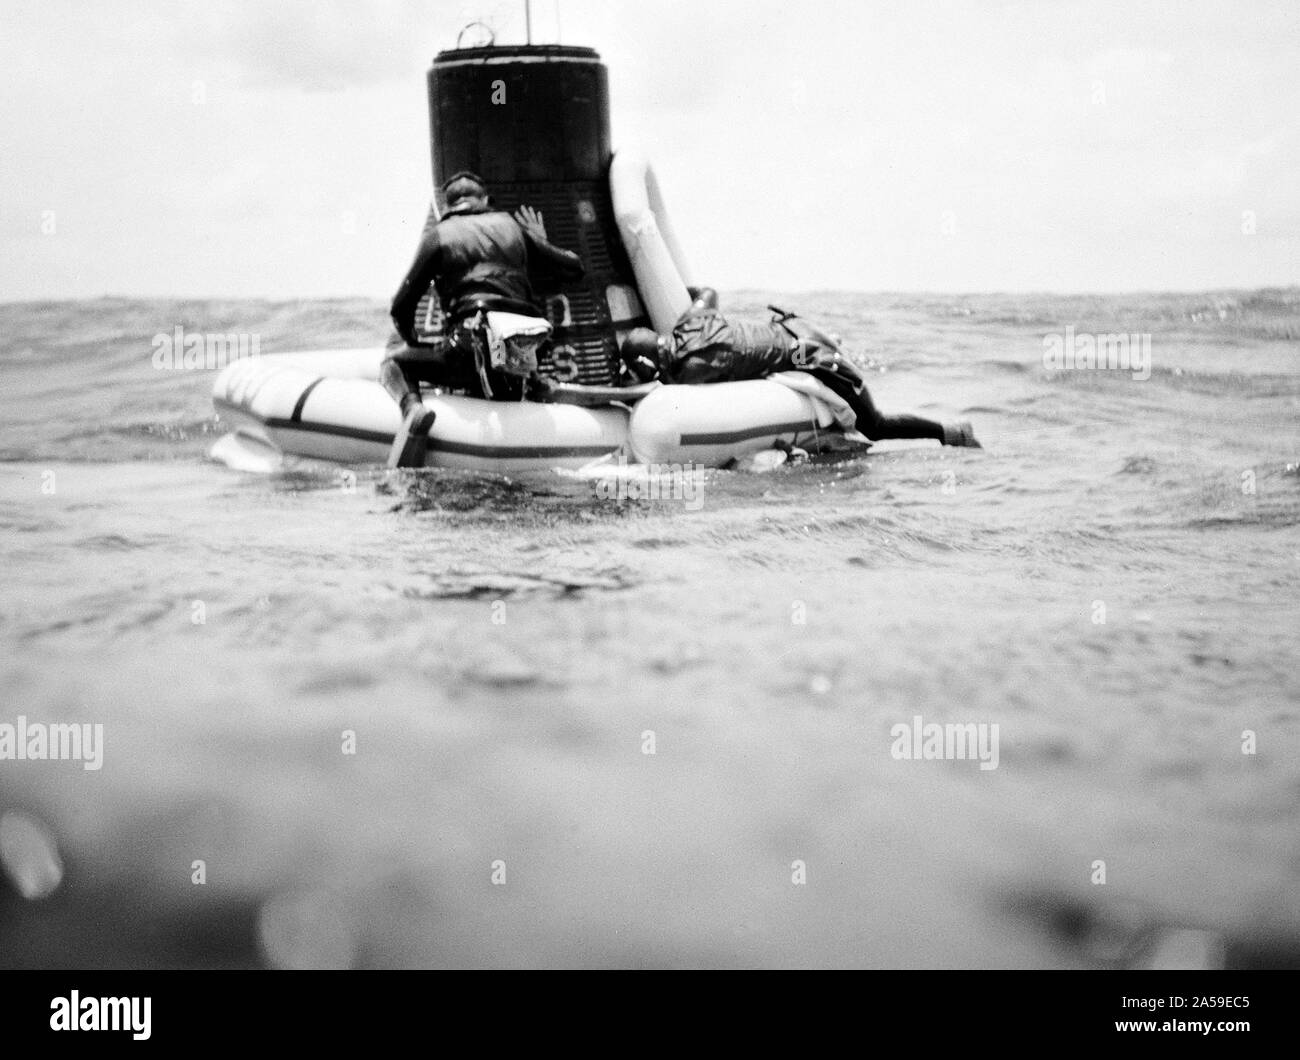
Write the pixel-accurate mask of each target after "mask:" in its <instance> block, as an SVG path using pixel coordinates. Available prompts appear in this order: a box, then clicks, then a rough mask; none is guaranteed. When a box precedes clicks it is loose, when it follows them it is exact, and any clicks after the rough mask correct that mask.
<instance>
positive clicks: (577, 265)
mask: <svg viewBox="0 0 1300 1060" xmlns="http://www.w3.org/2000/svg"><path fill="white" fill-rule="evenodd" d="M515 221H516V223H518V225H519V228H520V230H521V231H522V232H523V233H524V242H525V243H527V244H528V260H529V263H530V264H531V265H532V267H533V268H534V269H536V270H537V271H538V272H541V273H543V274H545V275H548V276H554V277H555V278H557V279H560V280H567V281H572V280H581V279H582V277H583V276H584V275H586V272H587V270H586V269H585V268H583V265H582V259H581V258H580V257H578V255H577V254H574V253H573V252H572V251H569V250H561V249H560V248H559V247H557V246H555V245H554V244H553V243H551V242H550V241H549V240H548V239H547V238H546V224H545V222H544V221H543V220H542V215H541V214H540V213H538V212H537V211H536V210H534V209H533V208H532V207H531V206H521V207H519V209H518V210H516V211H515Z"/></svg>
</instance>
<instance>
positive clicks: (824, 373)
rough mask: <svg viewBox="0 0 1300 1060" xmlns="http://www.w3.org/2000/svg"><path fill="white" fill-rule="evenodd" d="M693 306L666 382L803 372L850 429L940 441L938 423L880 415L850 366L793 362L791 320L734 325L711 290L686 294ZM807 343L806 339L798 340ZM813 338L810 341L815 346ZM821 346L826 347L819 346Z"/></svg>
mask: <svg viewBox="0 0 1300 1060" xmlns="http://www.w3.org/2000/svg"><path fill="white" fill-rule="evenodd" d="M691 294H692V295H693V296H695V301H694V302H693V303H692V304H691V307H690V309H688V310H687V311H686V312H685V313H683V314H682V316H681V318H680V319H679V320H678V321H677V324H676V326H675V327H674V328H673V334H672V353H671V354H670V355H669V356H668V357H667V358H665V363H662V364H661V365H660V368H661V371H662V373H663V374H664V375H665V376H666V377H667V379H668V381H669V382H671V383H724V382H734V381H736V380H741V379H761V378H763V377H764V376H768V375H771V374H772V373H774V372H789V371H807V372H808V373H809V374H810V375H813V376H815V377H816V378H817V379H819V380H821V382H823V383H825V384H826V386H828V387H830V389H831V390H833V391H835V393H837V394H838V395H840V397H842V398H843V399H844V400H845V401H846V402H847V403H848V405H849V407H850V408H851V409H852V410H853V411H854V412H855V413H856V414H857V423H856V424H855V426H856V427H857V429H858V430H859V431H860V432H861V433H862V434H864V435H866V437H868V438H870V439H871V440H872V441H880V440H882V439H886V438H934V439H936V440H937V441H940V442H942V441H943V440H944V429H943V424H941V423H936V422H935V421H934V420H927V419H924V418H922V417H920V416H906V415H904V416H886V415H885V414H884V413H882V412H881V411H880V410H879V409H877V408H876V405H875V402H874V401H872V400H871V393H870V391H869V390H868V389H867V387H866V384H865V383H862V382H861V379H860V378H859V377H857V372H856V371H855V370H853V369H852V367H851V366H849V365H847V364H846V365H845V372H846V373H847V374H843V375H842V374H840V373H839V372H836V371H833V370H830V369H826V368H809V367H808V366H807V365H802V364H798V363H796V351H797V350H798V348H799V345H798V340H799V338H800V337H801V336H800V335H799V334H798V333H797V330H808V329H803V328H798V322H797V321H796V320H795V318H789V321H788V323H779V322H777V321H775V320H774V321H773V322H771V323H766V324H750V323H743V322H742V323H734V322H732V321H729V320H727V318H726V317H724V316H723V315H722V313H721V311H720V310H719V309H718V296H717V292H716V291H712V290H710V289H708V288H704V289H701V290H699V291H696V290H692V291H691ZM802 337H804V338H809V337H810V336H802ZM817 338H818V337H814V340H815V341H817ZM821 344H822V345H826V342H825V341H822V343H821Z"/></svg>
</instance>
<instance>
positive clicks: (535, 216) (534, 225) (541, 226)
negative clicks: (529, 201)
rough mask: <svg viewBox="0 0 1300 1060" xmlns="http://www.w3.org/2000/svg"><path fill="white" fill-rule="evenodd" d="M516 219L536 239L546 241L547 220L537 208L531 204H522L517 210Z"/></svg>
mask: <svg viewBox="0 0 1300 1060" xmlns="http://www.w3.org/2000/svg"><path fill="white" fill-rule="evenodd" d="M515 220H516V221H518V222H519V227H520V228H522V229H523V230H524V231H525V232H527V233H528V234H529V235H530V236H532V237H533V238H534V239H540V240H541V241H542V242H543V243H545V242H546V222H545V221H544V220H543V219H542V215H541V213H539V212H538V211H537V210H534V209H533V208H532V207H531V206H521V207H519V209H517V210H516V211H515Z"/></svg>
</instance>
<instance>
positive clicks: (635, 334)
mask: <svg viewBox="0 0 1300 1060" xmlns="http://www.w3.org/2000/svg"><path fill="white" fill-rule="evenodd" d="M667 348H668V340H667V339H661V338H660V337H659V335H658V334H656V333H655V332H653V331H651V330H650V329H649V328H633V329H632V330H631V331H629V332H628V333H627V338H625V339H624V340H623V347H622V350H621V351H620V352H621V353H622V355H623V361H624V362H625V363H626V364H628V365H631V364H632V363H633V362H635V361H642V360H644V361H649V362H650V363H651V364H654V365H657V364H659V363H660V356H661V354H662V353H663V352H665V351H666V350H667Z"/></svg>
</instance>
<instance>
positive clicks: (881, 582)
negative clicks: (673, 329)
mask: <svg viewBox="0 0 1300 1060" xmlns="http://www.w3.org/2000/svg"><path fill="white" fill-rule="evenodd" d="M771 300H777V301H781V302H782V303H785V304H790V305H792V306H793V307H795V308H798V309H800V310H802V311H803V312H804V313H805V315H807V316H809V317H810V318H812V319H814V320H816V321H817V322H819V323H822V324H824V325H827V326H829V327H830V328H831V329H832V330H836V331H838V332H840V333H841V334H842V335H843V337H844V339H845V341H846V343H847V344H848V346H849V347H850V348H851V349H853V350H854V351H856V352H857V355H858V357H859V359H860V361H861V363H863V364H864V365H867V366H869V367H870V368H872V369H873V373H872V375H871V377H870V378H871V382H872V388H873V391H874V393H875V394H876V397H877V400H878V402H879V404H880V405H882V406H883V407H885V408H886V409H893V410H898V411H918V412H920V413H922V414H928V415H931V416H933V417H935V418H939V419H951V418H956V417H959V416H960V417H961V418H966V419H970V420H972V421H973V422H974V425H975V428H976V431H977V433H978V435H979V436H980V438H981V439H982V441H983V442H984V445H985V446H986V449H985V450H983V451H972V450H950V449H942V448H940V447H939V446H937V445H935V444H933V443H929V442H925V443H884V444H881V445H880V446H878V447H877V448H876V449H875V450H873V451H872V453H871V454H870V455H868V456H866V457H865V458H857V459H853V460H850V461H844V462H839V463H808V464H803V465H799V466H791V465H787V466H785V467H782V468H779V469H777V470H775V471H772V472H770V473H767V474H756V473H747V472H738V471H710V472H708V473H707V475H706V476H705V478H704V481H703V484H702V487H701V488H702V493H701V494H700V498H701V501H702V503H700V504H698V505H690V506H688V505H687V504H684V503H683V502H682V501H680V500H677V501H673V500H658V501H650V500H627V499H624V500H621V501H620V500H617V499H609V497H608V494H602V493H601V492H600V491H598V490H596V489H594V488H593V484H592V483H590V482H586V481H582V480H576V479H573V478H571V477H563V476H560V475H539V476H532V477H529V476H516V477H509V478H507V477H502V476H491V475H474V474H464V473H438V472H434V473H425V474H422V475H418V476H417V475H412V474H409V473H388V472H385V471H383V470H381V469H364V468H363V469H355V480H354V479H353V478H349V477H348V476H342V475H340V474H339V473H338V471H337V470H335V469H330V468H323V467H314V468H298V469H294V470H288V471H284V472H281V473H277V474H273V475H252V474H246V473H240V472H236V471H232V470H230V469H228V468H226V467H224V466H222V465H220V464H218V463H215V462H214V461H212V460H211V459H209V456H208V453H209V450H210V449H211V447H212V445H213V443H214V442H215V441H216V440H217V439H218V438H219V437H220V435H221V434H222V427H221V425H220V424H218V423H217V422H216V420H215V417H214V415H213V412H212V406H211V403H210V390H211V383H212V376H211V374H210V373H207V372H195V371H158V370H155V369H154V367H153V364H152V355H153V346H152V339H153V336H154V335H155V334H158V333H171V332H172V330H173V329H174V328H175V327H176V326H177V325H180V326H182V327H184V328H185V329H186V330H187V331H191V332H193V331H200V332H207V333H213V332H221V333H256V334H258V335H259V336H260V340H261V349H262V352H264V353H269V352H274V351H277V350H292V349H321V348H330V347H349V346H370V345H378V344H381V343H382V342H383V341H384V339H385V338H386V335H387V324H386V320H385V316H384V311H383V307H382V306H380V305H378V304H377V303H372V302H369V301H362V300H357V301H328V302H312V303H265V302H167V301H148V302H142V301H128V300H114V299H110V300H103V301H94V302H79V303H25V304H7V305H0V542H2V548H3V562H4V573H3V581H2V582H0V651H2V654H0V725H5V724H9V725H13V726H17V725H18V722H19V717H20V716H22V717H23V718H25V719H26V724H28V725H29V726H30V725H32V724H52V723H74V722H76V723H87V724H97V725H102V726H103V729H102V732H103V746H102V756H103V757H102V768H100V769H98V770H87V769H85V768H84V767H83V763H79V762H70V761H31V760H23V761H19V760H11V759H2V760H0V861H2V862H3V868H4V874H3V879H2V880H0V966H6V967H69V966H72V967H76V966H84V967H98V966H112V967H137V966H165V967H196V966H202V967H209V966H217V967H246V966H260V965H268V964H269V965H273V966H282V967H318V966H324V967H389V966H400V967H408V966H446V965H454V966H484V967H516V966H536V965H559V966H576V965H580V966H587V965H597V966H634V967H639V966H656V967H657V966H669V967H680V966H689V967H696V966H743V967H752V966H764V967H766V966H800V967H802V966H828V965H829V966H846V965H851V966H858V965H862V966H886V967H933V966H943V967H950V966H956V967H999V966H1017V967H1116V966H1121V965H1152V964H1155V965H1167V964H1178V963H1189V964H1202V965H1204V964H1210V965H1213V964H1227V965H1229V966H1263V967H1273V966H1278V965H1283V964H1289V965H1295V964H1297V963H1300V828H1297V821H1298V820H1300V674H1298V668H1297V665H1296V650H1295V642H1296V636H1297V631H1300V528H1298V524H1300V474H1298V473H1297V462H1300V290H1296V289H1288V290H1270V291H1259V292H1253V293H1251V292H1223V293H1206V294H1189V295H1125V296H1109V297H1057V296H969V297H958V296H952V297H949V296H939V295H931V296H916V295H909V296H903V295H849V294H817V295H807V296H800V297H795V298H782V297H781V296H779V295H769V294H764V293H759V292H742V293H739V294H733V295H732V296H730V297H729V298H727V299H725V300H724V308H727V309H729V310H730V311H731V312H733V313H736V314H758V313H761V312H762V307H763V306H764V305H765V304H766V303H767V302H768V301H771ZM1067 327H1072V328H1073V329H1074V330H1075V333H1076V334H1077V333H1087V334H1104V333H1119V332H1122V333H1126V334H1128V333H1136V334H1144V335H1149V336H1150V337H1151V365H1152V370H1151V374H1150V378H1149V379H1145V380H1139V379H1135V378H1134V376H1133V373H1132V372H1124V371H1103V370H1091V371H1089V370H1075V371H1053V370H1048V369H1047V368H1045V367H1044V364H1043V356H1044V350H1045V341H1044V340H1045V338H1046V337H1048V336H1051V335H1059V334H1064V332H1065V329H1066V328H1067ZM690 508H695V509H697V510H690ZM916 717H920V718H921V719H922V724H940V725H944V724H959V723H960V724H977V725H986V726H992V725H994V724H996V725H997V726H998V733H999V758H998V767H997V768H996V769H987V770H986V769H981V768H979V763H978V762H976V761H973V760H969V759H964V760H920V761H916V760H908V759H903V758H899V757H898V756H897V755H896V754H895V753H894V752H895V751H896V749H897V748H896V743H897V741H896V739H895V737H894V734H893V730H894V727H895V726H897V725H899V724H904V725H908V726H911V725H912V724H913V719H914V718H916ZM15 731H16V730H15ZM985 731H986V732H991V729H987V730H985ZM650 752H653V753H650ZM200 863H201V864H200ZM1103 879H1104V882H1102V880H1103Z"/></svg>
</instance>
